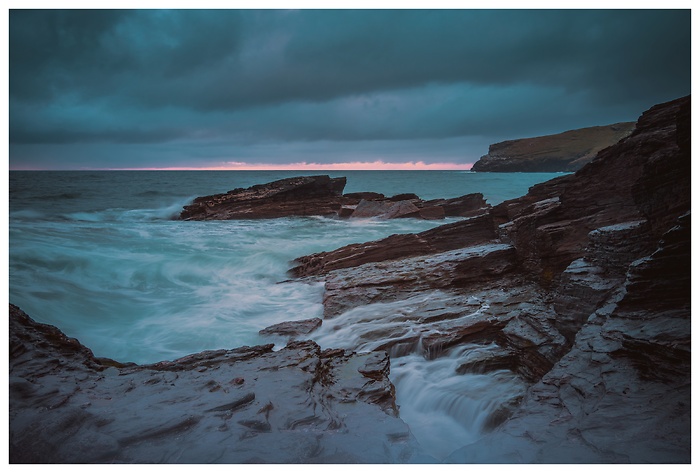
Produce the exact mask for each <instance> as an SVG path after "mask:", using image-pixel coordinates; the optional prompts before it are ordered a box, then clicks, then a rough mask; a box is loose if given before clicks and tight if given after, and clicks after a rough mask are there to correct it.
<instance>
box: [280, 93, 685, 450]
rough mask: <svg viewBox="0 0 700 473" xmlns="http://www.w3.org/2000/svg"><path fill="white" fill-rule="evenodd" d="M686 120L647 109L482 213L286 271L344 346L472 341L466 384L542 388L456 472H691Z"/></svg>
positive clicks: (411, 347)
mask: <svg viewBox="0 0 700 473" xmlns="http://www.w3.org/2000/svg"><path fill="white" fill-rule="evenodd" d="M689 110H690V97H685V98H682V99H678V100H675V101H672V102H668V103H665V104H660V105H657V106H655V107H653V108H652V109H650V110H649V111H648V112H645V113H644V114H643V115H642V116H641V117H640V119H639V121H638V123H637V127H636V128H635V131H634V132H633V133H632V134H631V135H630V136H629V137H627V138H625V139H623V140H621V141H620V142H619V143H617V144H616V145H614V146H611V147H608V148H606V149H604V150H603V151H601V152H600V153H598V155H597V156H596V158H595V159H593V160H592V161H591V162H590V163H589V164H588V165H586V166H585V167H583V168H582V169H580V170H579V171H578V172H576V173H575V174H571V175H567V176H562V177H560V178H557V179H554V180H552V181H549V182H546V183H543V184H540V185H537V186H534V187H533V188H531V189H530V191H529V192H528V194H527V195H525V196H523V197H521V198H519V199H514V200H511V201H507V202H504V203H502V204H500V205H498V206H496V207H494V208H492V209H484V211H483V212H482V214H481V215H479V216H478V217H473V218H469V219H465V220H463V221H461V222H457V223H455V224H451V225H448V226H443V227H437V228H435V229H432V230H430V231H428V232H423V233H420V234H416V235H400V236H396V235H395V236H392V237H389V238H387V239H384V240H380V241H376V242H369V243H365V244H359V245H350V246H347V247H344V248H340V249H338V250H335V251H331V252H325V253H319V254H316V255H309V256H306V257H302V258H299V259H298V260H296V263H297V264H298V265H297V266H296V267H295V268H293V269H292V271H291V272H292V274H293V275H295V276H298V277H304V278H308V279H311V280H321V281H324V282H325V284H326V293H325V297H324V307H325V314H324V317H325V318H326V319H330V320H327V322H325V323H324V327H326V329H327V330H329V331H330V330H342V328H341V327H344V326H348V325H350V324H351V325H352V327H353V335H352V337H350V336H345V338H344V339H345V340H347V343H348V347H353V348H356V347H359V348H361V349H363V350H365V349H377V350H387V351H388V352H389V353H390V355H391V356H392V357H394V358H397V357H401V356H405V355H407V354H409V353H419V354H421V355H423V356H424V357H425V358H426V359H435V358H439V357H441V356H447V355H448V354H449V353H451V352H453V351H454V350H456V349H457V348H458V347H471V346H479V347H482V348H479V349H474V353H475V355H474V357H471V358H470V357H467V358H466V359H465V360H464V362H463V363H462V364H461V365H460V366H459V368H458V370H457V372H458V373H459V374H463V373H469V372H475V371H479V370H493V369H506V370H509V371H511V372H512V373H513V376H518V377H520V378H522V379H523V380H525V381H526V382H528V383H531V384H532V387H531V388H530V389H529V390H528V392H527V395H526V397H525V399H524V400H523V401H522V402H521V403H520V406H519V407H517V408H514V407H513V406H516V405H517V404H518V401H519V399H513V400H512V402H510V403H506V405H504V406H502V408H501V409H500V410H499V411H498V412H499V415H496V416H495V417H494V419H493V420H492V421H491V422H490V423H489V425H490V426H491V427H494V426H497V425H498V424H499V423H501V422H503V423H502V424H501V425H500V426H499V427H496V429H495V430H494V431H492V432H491V433H489V434H487V435H486V436H485V437H484V439H483V440H482V441H480V442H478V443H477V444H475V445H473V446H469V447H464V448H463V449H461V450H459V451H457V452H455V453H454V454H453V455H452V456H451V457H450V458H449V460H450V461H457V462H462V461H466V462H503V461H505V462H681V463H683V462H689V461H690V428H689V419H690V377H689V376H690V348H689V347H690V172H689V167H690V138H689V132H688V130H689V120H690V113H689ZM476 222H479V224H478V225H475V223H476ZM488 226H491V228H490V229H488V230H487V229H486V227H488ZM454 233H458V234H459V237H458V238H451V237H450V238H447V237H446V236H447V235H453V234H454ZM363 307H365V308H366V309H362V308H363ZM483 347H486V348H483ZM467 351H468V350H467ZM664 399H666V400H667V401H668V402H666V401H665V400H664ZM669 402H670V403H671V404H670V405H669V404H668V403H669ZM663 403H665V404H664V405H663V406H660V404H663ZM514 409H515V410H514Z"/></svg>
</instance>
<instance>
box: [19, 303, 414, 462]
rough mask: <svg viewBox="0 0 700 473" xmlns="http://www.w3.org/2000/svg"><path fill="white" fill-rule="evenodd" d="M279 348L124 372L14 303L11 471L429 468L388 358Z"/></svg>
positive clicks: (305, 344)
mask: <svg viewBox="0 0 700 473" xmlns="http://www.w3.org/2000/svg"><path fill="white" fill-rule="evenodd" d="M272 347H273V346H272V345H264V346H256V347H241V348H236V349H233V350H215V351H208V352H202V353H198V354H195V355H190V356H187V357H185V358H181V359H178V360H175V361H169V362H162V363H156V364H152V365H143V366H138V365H134V364H121V363H118V362H115V361H113V360H107V359H97V358H95V357H94V356H93V355H92V352H91V351H90V350H89V349H87V348H86V347H84V346H82V345H81V344H80V343H79V342H78V341H77V340H75V339H71V338H68V337H66V336H65V335H64V334H63V333H61V332H60V331H59V330H58V329H57V328H55V327H53V326H50V325H44V324H39V323H36V322H34V321H33V320H31V319H30V318H29V317H28V316H27V315H26V314H24V313H23V312H22V311H21V310H19V309H18V308H17V307H15V306H12V305H10V360H9V361H10V363H9V369H10V379H9V393H10V410H9V420H10V438H9V440H10V462H12V463H355V462H370V463H388V462H392V463H397V462H399V463H401V462H417V461H426V460H425V459H424V458H422V457H420V456H419V455H418V452H419V448H418V446H417V444H416V442H415V440H414V439H413V437H412V435H411V433H410V431H409V429H408V427H407V426H406V424H404V423H403V422H402V421H401V420H400V419H399V418H398V417H397V416H396V413H397V410H396V405H395V404H394V387H393V386H392V384H391V383H390V382H389V380H388V378H387V374H388V373H389V358H388V357H387V356H386V354H385V353H381V352H374V353H365V354H362V355H358V354H354V353H351V352H349V351H345V350H324V351H322V350H321V349H320V348H319V347H318V345H316V344H315V343H314V342H311V341H301V342H292V343H290V344H288V345H287V347H286V348H284V349H282V350H280V351H276V352H275V351H272Z"/></svg>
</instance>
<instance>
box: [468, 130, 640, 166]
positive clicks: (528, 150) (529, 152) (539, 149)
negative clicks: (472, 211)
mask: <svg viewBox="0 0 700 473" xmlns="http://www.w3.org/2000/svg"><path fill="white" fill-rule="evenodd" d="M634 126H635V124H634V122H624V123H615V124H613V125H607V126H594V127H589V128H581V129H578V130H570V131H565V132H564V133H559V134H556V135H548V136H538V137H535V138H523V139H519V140H509V141H503V142H501V143H496V144H493V145H491V146H489V153H488V154H487V155H485V156H482V157H481V158H479V160H478V161H477V162H476V163H474V166H473V167H472V171H477V172H573V171H577V170H579V169H581V168H582V167H583V166H584V165H586V164H588V163H589V162H590V161H591V160H592V159H593V158H594V157H595V156H596V154H598V152H599V151H600V150H602V149H604V148H607V147H608V146H611V145H613V144H615V143H617V142H618V141H620V140H621V139H622V138H625V137H626V136H628V135H629V134H630V133H631V132H632V130H633V129H634Z"/></svg>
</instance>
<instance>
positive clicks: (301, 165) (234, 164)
mask: <svg viewBox="0 0 700 473" xmlns="http://www.w3.org/2000/svg"><path fill="white" fill-rule="evenodd" d="M473 165H474V164H473V163H464V164H460V163H444V162H442V163H426V162H424V161H406V162H399V163H387V162H384V161H381V160H377V161H351V162H340V163H306V162H298V163H288V164H254V163H247V162H239V161H230V162H226V163H223V164H220V165H205V166H141V167H135V166H134V167H100V168H93V167H90V168H65V169H51V168H38V167H33V168H32V167H26V168H10V171H470V170H471V168H472V166H473Z"/></svg>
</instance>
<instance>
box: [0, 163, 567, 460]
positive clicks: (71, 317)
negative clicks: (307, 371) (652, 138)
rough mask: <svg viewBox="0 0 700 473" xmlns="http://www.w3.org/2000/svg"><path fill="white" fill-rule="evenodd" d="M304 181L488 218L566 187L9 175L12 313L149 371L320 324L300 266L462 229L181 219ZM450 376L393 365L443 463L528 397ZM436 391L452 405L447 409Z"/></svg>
mask: <svg viewBox="0 0 700 473" xmlns="http://www.w3.org/2000/svg"><path fill="white" fill-rule="evenodd" d="M306 174H330V175H331V177H340V176H346V177H347V186H346V188H345V192H358V191H373V192H381V193H384V194H385V195H387V196H391V195H395V194H399V193H408V192H410V193H415V194H417V195H418V196H420V197H421V198H423V199H426V200H427V199H434V198H442V197H444V198H449V197H458V196H461V195H464V194H469V193H473V192H481V193H483V194H484V197H485V198H486V200H487V202H488V203H490V204H492V205H495V204H498V203H500V202H502V201H504V200H507V199H511V198H515V197H519V196H521V195H523V194H525V193H526V192H527V190H528V188H529V187H530V186H532V185H534V184H536V183H539V182H544V181H546V180H548V179H551V178H553V177H556V176H559V175H560V174H552V173H472V172H463V171H345V172H337V173H336V172H332V173H324V172H313V173H303V172H290V171H264V172H259V171H124V172H121V171H100V172H97V171H71V172H58V171H43V172H38V171H11V172H10V181H9V193H10V194H9V204H10V206H9V223H10V225H9V249H10V251H9V283H10V284H9V300H10V302H11V303H13V304H15V305H17V306H19V307H20V308H21V309H22V310H24V311H25V312H27V313H28V314H29V315H30V316H31V317H33V318H34V319H35V320H37V321H39V322H43V323H48V324H52V325H55V326H57V327H59V328H60V329H61V330H62V331H63V332H65V333H66V334H67V335H69V336H71V337H75V338H77V339H78V340H80V342H81V343H83V344H84V345H86V346H87V347H89V348H90V349H91V350H92V351H93V352H94V354H95V355H96V356H98V357H108V358H112V359H115V360H118V361H122V362H135V363H154V362H157V361H162V360H172V359H175V358H178V357H181V356H184V355H187V354H190V353H195V352H199V351H202V350H210V349H218V348H235V347H238V346H243V345H257V344H262V343H270V340H269V339H266V338H263V337H262V336H260V335H259V334H258V331H259V330H261V329H263V328H265V327H267V326H270V325H272V324H275V323H279V322H283V321H289V320H301V319H307V318H311V317H321V314H322V310H323V307H322V304H321V301H322V296H323V286H322V284H306V283H303V282H297V281H288V279H289V278H288V276H287V274H286V272H287V270H288V269H289V268H290V267H291V266H292V265H291V261H292V260H293V259H294V258H297V257H299V256H303V255H307V254H311V253H316V252H319V251H327V250H332V249H335V248H338V247H340V246H343V245H347V244H350V243H358V242H364V241H371V240H377V239H380V238H383V237H386V236H389V235H391V234H395V233H409V232H420V231H423V230H427V229H429V228H433V227H435V226H437V225H441V224H444V223H449V222H451V221H456V220H457V219H447V220H446V221H423V220H412V219H396V220H375V219H353V220H339V219H332V218H322V217H304V218H281V219H274V220H237V221H213V222H184V221H178V220H174V217H175V216H176V215H177V214H178V213H179V211H180V210H181V209H182V207H183V206H184V205H186V204H187V203H189V202H190V201H191V200H192V199H194V198H195V197H197V196H200V195H209V194H215V193H222V192H227V191H229V190H231V189H234V188H238V187H249V186H251V185H254V184H262V183H266V182H270V181H274V180H277V179H282V178H285V177H291V176H296V175H306ZM311 338H313V334H312V336H311ZM318 342H319V343H320V344H321V346H322V347H324V348H326V347H327V348H352V349H354V348H357V347H353V346H338V345H342V344H343V343H347V342H344V341H343V340H342V339H339V338H333V337H330V338H329V337H327V336H326V337H325V339H321V340H318ZM450 363H452V364H454V362H451V361H450V359H448V358H446V359H440V360H433V361H430V362H429V361H426V360H424V359H422V357H420V356H417V355H409V356H407V357H403V358H402V361H401V363H396V364H394V361H393V360H392V370H393V371H392V381H393V382H394V383H395V385H396V389H397V398H398V401H399V404H401V417H402V418H403V419H404V420H405V421H406V422H407V423H408V424H409V425H410V426H411V429H412V431H413V432H414V434H415V435H416V437H417V438H418V440H419V441H421V443H423V444H424V446H425V447H426V448H427V449H428V450H429V451H430V452H432V453H433V454H434V455H435V456H436V457H437V458H444V456H445V455H447V454H449V452H450V451H451V450H452V449H454V448H457V447H459V446H460V445H463V444H465V443H469V442H470V441H473V440H475V439H476V438H477V437H478V431H479V424H478V421H477V420H475V419H478V418H481V417H483V411H484V409H486V407H485V406H486V405H487V404H488V399H489V398H491V399H493V398H494V397H498V396H499V395H498V394H496V393H498V392H502V396H513V395H514V393H515V392H518V391H519V390H522V389H523V386H521V385H517V383H516V384H513V383H512V381H505V380H503V379H499V378H498V374H497V373H496V374H495V375H492V376H483V375H481V377H478V376H476V375H475V376H474V377H465V376H459V377H455V376H454V366H451V365H450ZM394 366H396V368H395V369H394ZM467 378H470V379H467ZM465 383H466V384H465ZM509 383H510V384H509ZM440 389H444V390H446V392H449V395H450V396H451V398H450V399H452V400H451V401H449V402H447V403H446V405H445V407H444V408H442V407H440V405H439V404H440V403H442V404H445V402H444V399H442V400H440V401H439V399H440V396H439V395H437V394H436V393H437V392H438V391H439V390H440ZM469 389H471V391H469ZM475 390H477V391H478V392H479V393H481V394H480V395H479V396H481V397H479V396H476V397H475V396H474V394H473V393H474V392H475ZM470 392H471V394H469V393H470ZM485 403H486V404H485ZM455 406H457V407H455Z"/></svg>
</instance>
